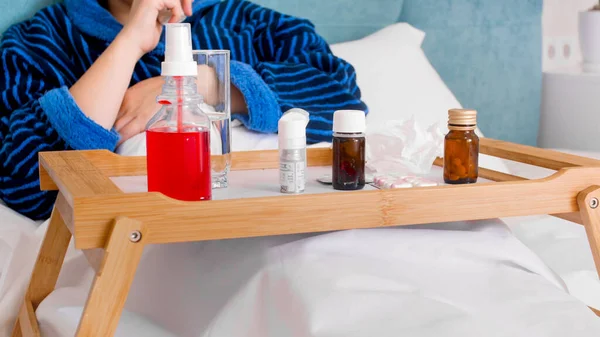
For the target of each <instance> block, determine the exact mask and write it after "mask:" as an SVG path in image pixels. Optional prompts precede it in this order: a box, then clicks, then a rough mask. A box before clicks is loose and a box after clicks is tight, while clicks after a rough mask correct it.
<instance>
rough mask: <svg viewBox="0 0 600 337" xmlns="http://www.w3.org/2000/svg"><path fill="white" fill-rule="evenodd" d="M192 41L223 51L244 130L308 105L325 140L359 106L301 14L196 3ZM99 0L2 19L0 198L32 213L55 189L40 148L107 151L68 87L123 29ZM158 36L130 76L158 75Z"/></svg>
mask: <svg viewBox="0 0 600 337" xmlns="http://www.w3.org/2000/svg"><path fill="white" fill-rule="evenodd" d="M186 22H189V23H190V24H191V26H192V32H193V47H194V49H228V50H231V59H232V62H231V81H232V83H233V84H234V85H235V86H236V87H237V88H238V89H239V90H240V91H241V92H242V94H243V95H244V97H245V100H246V104H247V106H248V110H249V113H248V114H247V115H234V116H233V117H234V118H238V119H239V120H241V121H242V122H243V123H244V124H245V125H246V126H247V127H248V128H249V129H251V130H255V131H259V132H265V133H274V132H277V122H278V120H279V117H280V116H281V114H282V112H283V111H286V110H288V109H290V108H293V107H296V108H303V109H305V110H307V111H308V112H309V113H310V123H309V125H308V128H307V141H308V142H309V143H315V142H320V141H330V140H331V136H332V132H331V129H332V119H333V112H334V111H335V110H337V109H358V110H363V111H365V113H366V112H367V107H366V105H365V104H364V103H363V102H362V101H361V95H360V90H359V88H358V86H357V85H356V73H355V71H354V69H353V68H352V66H351V65H350V64H348V63H347V62H345V61H344V60H342V59H339V58H337V57H335V56H334V55H332V53H331V51H330V49H329V46H328V45H327V43H326V42H325V41H324V39H323V38H321V37H320V36H319V35H318V34H317V33H316V32H315V29H314V26H313V25H312V24H311V23H310V22H309V21H307V20H303V19H299V18H295V17H291V16H287V15H284V14H281V13H278V12H275V11H273V10H269V9H267V8H263V7H259V6H258V5H255V4H253V3H250V2H247V1H241V0H228V1H219V0H205V1H196V2H195V3H194V14H193V15H192V16H191V17H189V18H188V19H187V20H186ZM121 28H122V25H121V24H120V23H119V22H117V21H116V20H115V18H114V17H113V16H112V15H111V14H110V13H109V12H108V11H107V10H106V9H105V8H104V7H102V6H101V5H100V4H99V3H98V1H97V0H66V1H65V2H63V3H60V4H56V5H53V6H50V7H47V8H45V9H43V10H42V11H40V12H39V13H37V14H36V15H35V16H34V17H33V18H32V19H30V20H28V21H25V22H23V23H20V24H17V25H14V26H12V27H11V28H9V29H8V30H7V31H6V33H5V34H4V36H3V39H2V42H1V43H0V54H1V59H2V67H3V69H4V74H3V77H2V78H0V93H1V95H2V98H1V100H0V140H1V147H0V165H1V166H0V198H1V199H2V200H3V201H4V202H5V203H6V204H7V205H9V206H10V207H11V208H13V209H14V210H16V211H18V212H20V213H22V214H24V215H26V216H29V217H31V218H33V219H44V218H46V217H48V216H49V214H50V212H51V209H52V206H53V204H54V198H55V196H56V194H55V193H53V192H41V191H40V189H39V181H38V179H39V175H38V159H37V154H38V152H40V151H56V150H70V149H75V150H84V149H109V150H111V151H112V150H114V149H115V147H116V144H117V142H118V140H119V135H118V134H117V133H115V132H114V131H109V130H106V129H104V128H102V127H101V126H100V125H98V124H96V123H95V122H94V121H93V120H91V119H89V118H88V117H86V116H85V115H84V114H83V112H82V111H81V110H80V109H79V107H78V106H77V104H76V103H75V100H74V99H73V97H72V96H71V95H70V93H69V90H68V88H69V87H70V86H72V85H73V84H74V83H75V82H76V81H77V79H78V78H80V77H81V76H82V75H83V74H84V73H85V71H86V70H87V69H89V67H90V66H91V65H92V63H93V62H94V60H96V59H97V58H98V57H99V56H100V54H101V53H102V52H103V51H104V50H105V49H106V47H107V46H108V45H109V44H110V42H111V41H113V39H114V38H115V37H116V35H117V34H118V33H119V31H120V30H121ZM163 57H164V36H163V38H162V39H161V42H160V43H159V45H158V46H157V47H156V49H155V50H153V51H152V52H150V53H148V54H147V55H145V56H144V57H143V58H142V59H141V60H140V61H139V62H138V64H137V66H136V68H135V71H134V73H133V75H132V80H131V85H134V84H135V83H137V82H140V81H142V80H145V79H148V78H150V77H155V76H159V75H160V64H161V61H162V60H163Z"/></svg>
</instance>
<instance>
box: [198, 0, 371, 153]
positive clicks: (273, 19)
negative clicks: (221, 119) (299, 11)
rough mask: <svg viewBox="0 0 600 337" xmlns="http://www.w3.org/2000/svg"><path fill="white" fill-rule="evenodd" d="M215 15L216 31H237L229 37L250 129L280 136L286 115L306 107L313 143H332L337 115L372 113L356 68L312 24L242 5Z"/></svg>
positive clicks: (235, 1)
mask: <svg viewBox="0 0 600 337" xmlns="http://www.w3.org/2000/svg"><path fill="white" fill-rule="evenodd" d="M215 10H216V12H215V13H211V14H214V18H215V21H213V24H214V26H215V27H219V26H220V27H221V28H223V27H225V28H231V27H233V28H234V30H235V34H234V33H229V31H228V30H225V32H224V34H225V35H226V36H225V37H226V40H229V42H230V45H233V46H234V48H231V53H232V59H233V60H234V61H233V62H231V80H232V83H233V84H234V85H235V86H236V87H237V88H238V89H239V90H240V91H241V92H242V94H243V95H244V97H245V99H246V104H247V106H248V109H249V113H248V114H247V115H234V117H235V118H238V119H240V120H241V121H242V122H243V123H244V124H245V125H246V126H247V127H248V128H249V129H251V130H255V131H259V132H276V131H277V122H278V120H279V117H280V116H281V115H282V113H283V112H285V111H287V110H288V109H291V108H302V109H305V110H306V111H308V112H309V113H310V122H309V124H308V128H307V141H308V142H309V143H316V142H321V141H331V137H332V120H333V113H334V111H336V110H340V109H356V110H362V111H364V112H365V113H367V112H368V111H367V106H366V105H365V103H363V102H362V101H361V92H360V89H359V87H358V85H357V83H356V72H355V70H354V68H353V67H352V65H351V64H349V63H348V62H346V61H344V60H343V59H341V58H339V57H336V56H335V55H333V53H332V52H331V50H330V48H329V46H328V44H327V43H326V42H325V40H324V39H323V38H322V37H321V36H320V35H319V34H317V32H316V30H315V27H314V26H313V24H312V23H311V22H309V21H308V20H304V19H301V18H296V17H292V16H288V15H285V14H282V13H279V12H276V11H273V10H270V9H267V8H264V7H260V6H258V5H256V4H253V3H251V2H247V1H240V0H229V1H226V2H224V3H222V4H221V5H220V6H218V7H217V8H216V9H215ZM209 17H210V16H209ZM247 36H250V37H251V39H250V41H249V44H250V45H247V46H244V45H243V44H244V41H248V39H247V38H246V37H247ZM238 42H239V43H238ZM238 44H241V46H240V47H237V48H236V47H235V46H237V45H238Z"/></svg>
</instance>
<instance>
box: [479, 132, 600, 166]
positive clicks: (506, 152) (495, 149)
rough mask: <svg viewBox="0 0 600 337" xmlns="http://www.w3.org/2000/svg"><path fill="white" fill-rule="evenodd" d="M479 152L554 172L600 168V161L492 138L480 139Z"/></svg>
mask: <svg viewBox="0 0 600 337" xmlns="http://www.w3.org/2000/svg"><path fill="white" fill-rule="evenodd" d="M479 150H480V152H481V153H483V154H487V155H490V156H494V157H498V158H503V159H508V160H513V161H517V162H520V163H525V164H530V165H535V166H540V167H545V168H549V169H552V170H560V169H561V168H565V167H574V166H600V160H596V159H592V158H585V157H580V156H576V155H572V154H568V153H563V152H558V151H553V150H548V149H540V148H537V147H533V146H527V145H521V144H515V143H509V142H505V141H501V140H496V139H490V138H481V139H480V143H479Z"/></svg>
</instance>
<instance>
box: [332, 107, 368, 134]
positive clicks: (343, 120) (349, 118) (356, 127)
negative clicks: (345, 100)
mask: <svg viewBox="0 0 600 337" xmlns="http://www.w3.org/2000/svg"><path fill="white" fill-rule="evenodd" d="M365 129H366V117H365V113H364V112H363V111H360V110H338V111H336V112H334V113H333V132H341V133H362V132H365Z"/></svg>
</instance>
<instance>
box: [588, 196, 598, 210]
mask: <svg viewBox="0 0 600 337" xmlns="http://www.w3.org/2000/svg"><path fill="white" fill-rule="evenodd" d="M590 207H591V208H592V209H595V208H598V199H597V198H592V200H590Z"/></svg>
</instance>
